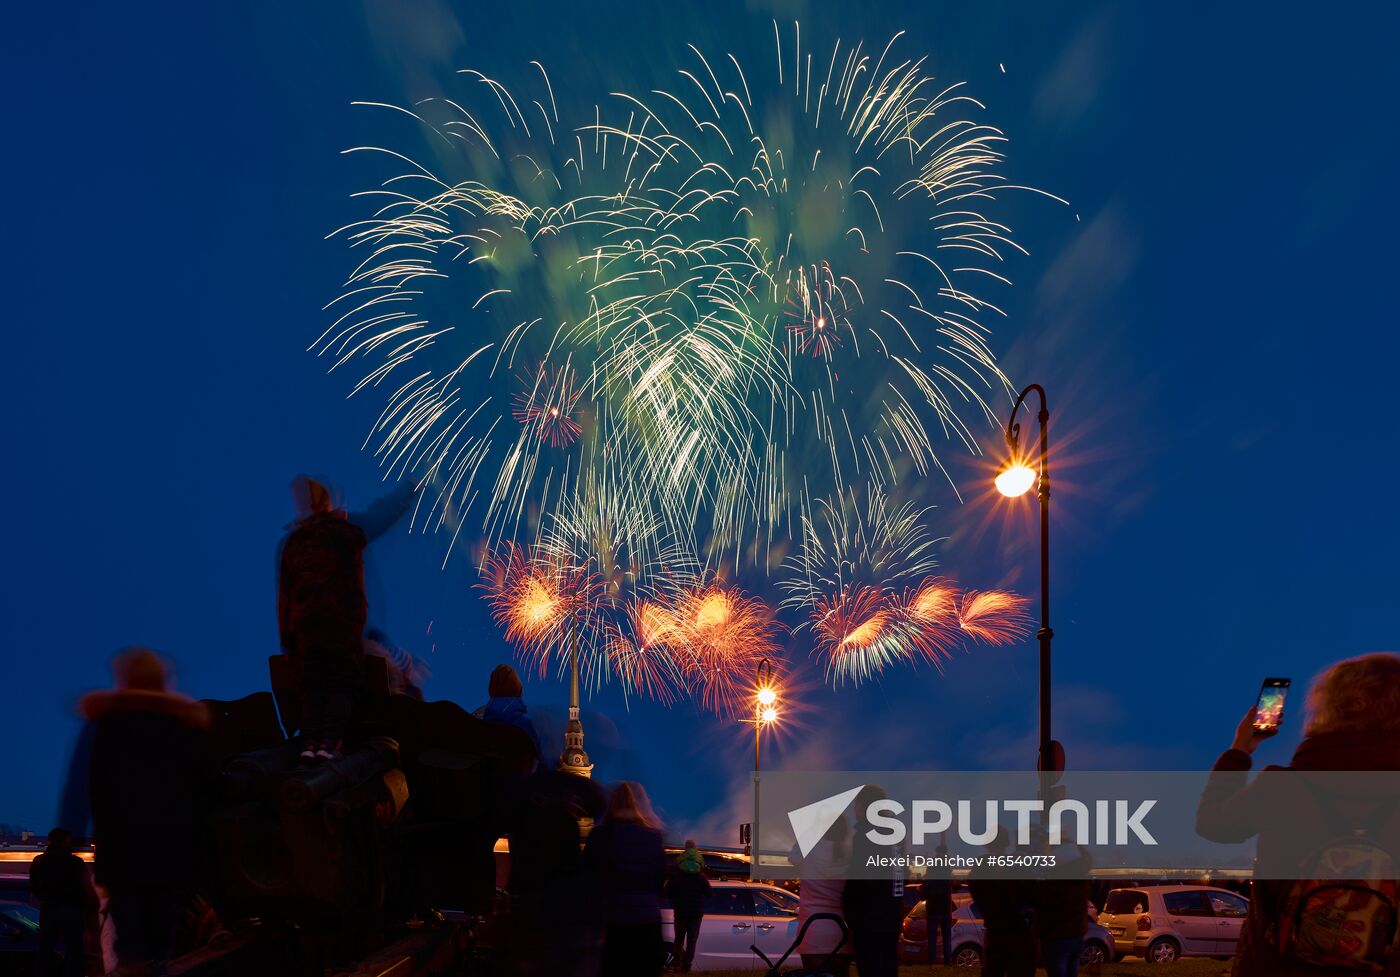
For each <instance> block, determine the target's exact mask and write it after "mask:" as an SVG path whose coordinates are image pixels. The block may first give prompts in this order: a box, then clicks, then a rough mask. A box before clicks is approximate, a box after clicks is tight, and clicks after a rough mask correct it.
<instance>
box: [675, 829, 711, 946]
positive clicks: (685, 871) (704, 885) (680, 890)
mask: <svg viewBox="0 0 1400 977" xmlns="http://www.w3.org/2000/svg"><path fill="white" fill-rule="evenodd" d="M666 895H667V896H668V897H669V898H670V900H671V911H672V914H673V918H674V920H675V927H674V928H675V937H676V938H675V942H674V943H673V944H672V946H671V966H672V967H674V968H675V969H676V970H682V971H688V970H690V965H691V964H692V963H694V962H695V943H696V941H697V940H699V939H700V924H701V923H702V922H704V920H705V900H706V899H708V898H709V897H710V880H709V879H707V878H706V877H705V859H704V857H703V856H702V855H701V854H700V850H699V849H698V848H696V847H695V842H694V841H693V840H690V839H687V840H686V843H685V850H684V851H682V852H681V853H680V854H679V855H677V856H676V870H675V871H674V872H672V873H671V877H670V878H668V879H667V880H666Z"/></svg>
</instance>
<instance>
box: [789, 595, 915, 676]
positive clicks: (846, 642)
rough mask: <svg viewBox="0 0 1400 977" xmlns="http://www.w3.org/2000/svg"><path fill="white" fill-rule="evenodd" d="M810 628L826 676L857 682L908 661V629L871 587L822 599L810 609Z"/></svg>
mask: <svg viewBox="0 0 1400 977" xmlns="http://www.w3.org/2000/svg"><path fill="white" fill-rule="evenodd" d="M812 628H813V630H814V632H815V633H816V636H817V651H818V653H820V654H822V655H823V656H824V657H825V658H826V660H827V674H828V675H832V676H838V677H844V678H850V679H852V680H853V681H855V682H860V681H861V680H862V679H864V678H868V677H870V676H871V675H873V674H875V673H877V672H879V671H881V670H882V669H883V668H884V667H885V666H886V665H888V664H890V663H891V662H894V661H896V660H900V659H904V658H907V657H908V647H909V642H908V634H907V631H908V628H907V627H905V626H903V623H902V622H901V621H900V619H899V615H898V614H897V613H896V611H895V608H894V607H893V606H892V605H891V602H890V601H889V599H888V596H887V595H886V594H884V593H882V592H881V591H879V590H877V589H876V588H874V587H862V586H855V587H847V588H844V589H842V590H841V591H839V592H838V593H836V594H835V595H832V596H830V597H823V598H822V599H821V600H820V601H818V602H817V605H816V606H815V607H813V608H812Z"/></svg>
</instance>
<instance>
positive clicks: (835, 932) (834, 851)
mask: <svg viewBox="0 0 1400 977" xmlns="http://www.w3.org/2000/svg"><path fill="white" fill-rule="evenodd" d="M850 831H851V829H850V826H849V825H848V824H847V823H846V819H845V818H844V817H839V818H837V819H836V820H835V821H833V822H832V823H831V827H829V828H827V829H826V834H825V835H823V836H822V839H821V841H819V842H817V844H816V846H815V847H813V848H812V850H811V851H810V852H808V853H807V854H806V855H805V856H804V855H803V854H802V851H801V849H799V848H797V847H796V846H793V849H792V851H791V852H790V853H789V855H788V858H789V859H790V860H791V862H792V864H793V866H794V867H795V868H796V869H797V871H798V873H799V875H800V876H801V878H802V885H801V888H800V891H799V893H798V895H799V896H800V897H801V899H800V901H799V902H798V907H797V928H798V930H799V931H800V930H801V929H802V927H803V926H804V925H806V923H807V920H809V919H811V918H812V917H813V916H815V915H817V914H818V913H826V914H830V915H833V916H840V915H841V913H842V909H843V896H844V893H845V890H846V872H847V871H848V869H849V866H850V850H849V844H848V839H849V836H850ZM797 952H798V953H799V954H800V955H801V957H802V967H803V969H804V970H810V971H813V972H817V973H827V974H830V975H831V977H846V974H847V973H849V972H850V969H851V942H850V940H849V938H846V937H845V934H843V933H842V932H841V927H840V926H838V925H837V924H836V923H834V922H832V921H831V920H829V919H819V920H817V921H816V922H815V923H813V924H812V925H811V926H810V927H808V929H807V932H806V934H805V935H804V936H803V937H802V943H801V945H800V946H798V948H797ZM828 961H829V962H828Z"/></svg>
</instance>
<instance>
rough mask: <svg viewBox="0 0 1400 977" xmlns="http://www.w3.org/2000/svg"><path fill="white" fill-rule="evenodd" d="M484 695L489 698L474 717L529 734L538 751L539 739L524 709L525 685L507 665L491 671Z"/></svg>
mask: <svg viewBox="0 0 1400 977" xmlns="http://www.w3.org/2000/svg"><path fill="white" fill-rule="evenodd" d="M486 694H487V695H489V696H490V698H489V699H487V700H486V704H485V705H484V706H481V707H480V708H479V709H477V710H476V713H475V715H476V716H477V718H479V719H484V720H486V721H487V722H488V723H510V725H512V726H516V727H518V728H520V729H522V730H524V731H525V732H527V733H529V734H530V739H531V741H532V742H533V743H534V744H535V752H537V753H538V752H539V749H540V737H539V734H538V733H537V732H535V724H534V723H533V722H531V721H530V711H529V710H528V709H526V708H525V698H524V696H525V685H524V683H522V682H521V681H520V676H519V675H517V674H516V671H515V669H513V668H511V667H510V666H509V665H497V666H496V667H495V668H494V669H492V670H491V680H490V682H489V683H488V684H487V687H486Z"/></svg>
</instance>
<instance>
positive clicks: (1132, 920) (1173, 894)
mask: <svg viewBox="0 0 1400 977" xmlns="http://www.w3.org/2000/svg"><path fill="white" fill-rule="evenodd" d="M1248 914H1249V901H1248V900H1247V899H1245V898H1244V897H1243V896H1241V895H1238V894H1236V893H1234V892H1231V891H1230V890H1228V889H1217V888H1215V887H1214V886H1208V885H1139V886H1133V887H1132V888H1128V889H1113V890H1111V891H1110V892H1109V893H1108V898H1107V899H1105V900H1104V906H1103V911H1102V912H1100V913H1099V923H1100V924H1102V925H1103V926H1104V927H1105V928H1107V929H1108V931H1109V933H1111V934H1112V935H1113V942H1114V945H1115V947H1116V948H1117V952H1118V955H1119V956H1123V955H1127V954H1131V955H1133V956H1137V957H1143V958H1144V959H1146V960H1147V961H1148V962H1149V963H1171V962H1173V961H1175V960H1179V959H1180V958H1181V957H1221V958H1224V957H1231V956H1233V955H1234V953H1235V948H1236V946H1238V945H1239V941H1240V930H1242V929H1243V928H1244V919H1245V916H1247V915H1248Z"/></svg>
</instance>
